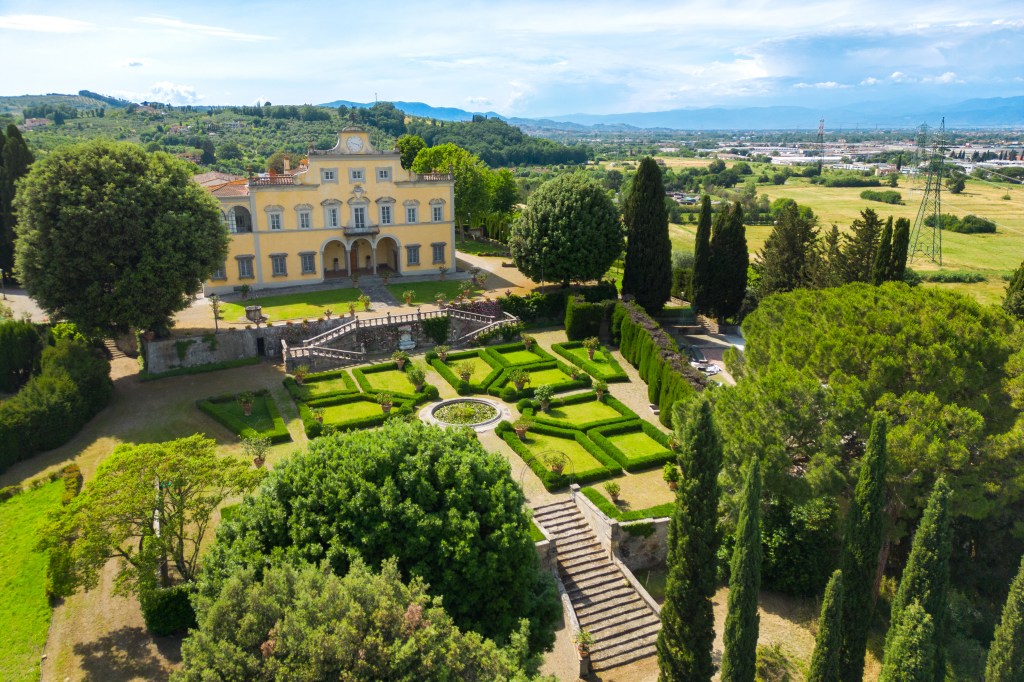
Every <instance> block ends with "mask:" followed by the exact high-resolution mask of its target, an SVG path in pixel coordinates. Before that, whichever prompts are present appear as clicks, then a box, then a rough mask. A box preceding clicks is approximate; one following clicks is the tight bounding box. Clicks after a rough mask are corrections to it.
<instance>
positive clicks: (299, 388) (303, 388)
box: [282, 369, 359, 401]
mask: <svg viewBox="0 0 1024 682" xmlns="http://www.w3.org/2000/svg"><path fill="white" fill-rule="evenodd" d="M336 379H341V382H342V383H343V384H344V386H345V388H343V389H341V390H336V391H324V392H322V393H318V392H317V384H318V383H320V382H327V381H334V380H336ZM282 383H284V387H285V388H286V389H288V393H290V394H291V396H292V398H294V399H295V400H302V401H307V400H316V399H317V398H327V397H329V396H335V395H346V394H348V393H358V392H359V387H358V386H356V382H355V380H353V379H352V376H351V375H349V373H348V372H347V371H345V370H343V369H335V370H331V371H330V372H317V373H316V374H307V375H306V377H305V378H304V379H303V380H302V383H301V384H300V383H299V382H297V381H296V380H295V379H294V378H293V377H286V378H285V380H284V381H283V382H282Z"/></svg>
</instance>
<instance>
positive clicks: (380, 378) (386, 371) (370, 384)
mask: <svg viewBox="0 0 1024 682" xmlns="http://www.w3.org/2000/svg"><path fill="white" fill-rule="evenodd" d="M412 367H413V364H412V361H409V360H407V361H406V362H405V364H404V366H403V367H402V369H398V364H397V363H395V362H385V363H382V364H379V365H369V366H363V367H356V368H355V369H353V370H352V376H353V377H355V380H356V383H357V384H359V388H360V390H362V391H363V392H364V393H370V394H373V395H376V394H378V393H384V392H387V393H391V394H392V395H393V396H395V397H401V398H407V399H412V400H415V399H417V397H418V394H417V392H416V387H415V386H414V385H413V383H412V381H411V380H410V379H409V374H408V372H409V370H410V369H411V368H412ZM427 386H428V384H426V383H424V385H423V388H424V389H426V388H427ZM431 388H433V387H431ZM434 390H435V391H436V390H437V389H434Z"/></svg>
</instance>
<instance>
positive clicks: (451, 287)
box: [388, 279, 480, 306]
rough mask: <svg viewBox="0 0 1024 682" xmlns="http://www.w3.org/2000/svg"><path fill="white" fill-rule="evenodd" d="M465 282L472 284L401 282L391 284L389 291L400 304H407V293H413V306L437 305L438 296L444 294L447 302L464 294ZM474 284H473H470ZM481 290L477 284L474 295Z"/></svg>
mask: <svg viewBox="0 0 1024 682" xmlns="http://www.w3.org/2000/svg"><path fill="white" fill-rule="evenodd" d="M464 282H470V280H464V279H446V280H445V281H443V282H442V281H440V280H437V281H428V282H401V283H399V284H389V285H388V291H390V292H391V295H392V296H394V297H395V300H396V301H398V302H399V303H405V292H406V291H411V292H412V305H414V306H415V305H422V304H424V303H436V302H437V294H438V293H442V294H444V298H445V300H446V301H450V300H452V299H453V298H456V297H457V296H458V295H459V294H460V293H462V285H463V283H464ZM470 284H472V282H470ZM479 291H480V289H479V287H477V286H476V285H475V284H474V285H473V289H472V292H473V294H472V295H474V296H475V295H476V294H477V292H479Z"/></svg>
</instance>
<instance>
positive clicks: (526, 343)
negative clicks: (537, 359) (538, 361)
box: [523, 341, 533, 350]
mask: <svg viewBox="0 0 1024 682" xmlns="http://www.w3.org/2000/svg"><path fill="white" fill-rule="evenodd" d="M523 347H524V348H525V349H526V350H530V349H531V348H533V341H523Z"/></svg>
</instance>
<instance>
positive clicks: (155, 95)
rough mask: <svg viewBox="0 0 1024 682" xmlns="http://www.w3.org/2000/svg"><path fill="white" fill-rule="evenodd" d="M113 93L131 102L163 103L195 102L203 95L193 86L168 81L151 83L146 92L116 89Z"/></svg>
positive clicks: (180, 103)
mask: <svg viewBox="0 0 1024 682" xmlns="http://www.w3.org/2000/svg"><path fill="white" fill-rule="evenodd" d="M114 94H116V95H118V96H119V97H125V98H127V99H130V100H132V101H133V102H162V103H164V104H175V105H178V106H181V105H183V104H197V103H198V102H199V100H201V99H203V96H202V95H200V94H199V93H197V92H196V89H195V87H194V86H191V85H184V84H182V83H172V82H170V81H160V82H159V83H153V85H152V86H150V88H149V90H148V91H146V92H126V91H123V90H121V91H117V92H115V93H114Z"/></svg>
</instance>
